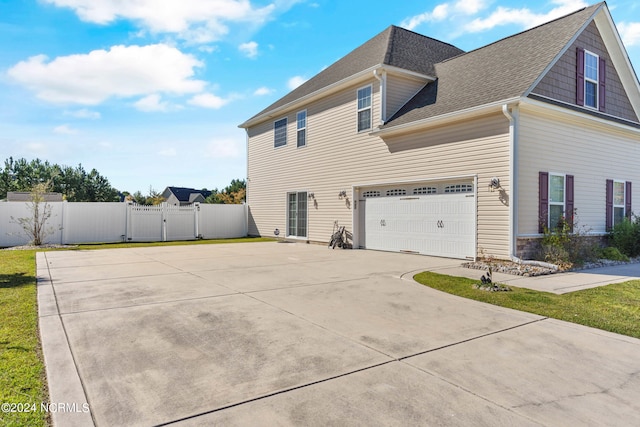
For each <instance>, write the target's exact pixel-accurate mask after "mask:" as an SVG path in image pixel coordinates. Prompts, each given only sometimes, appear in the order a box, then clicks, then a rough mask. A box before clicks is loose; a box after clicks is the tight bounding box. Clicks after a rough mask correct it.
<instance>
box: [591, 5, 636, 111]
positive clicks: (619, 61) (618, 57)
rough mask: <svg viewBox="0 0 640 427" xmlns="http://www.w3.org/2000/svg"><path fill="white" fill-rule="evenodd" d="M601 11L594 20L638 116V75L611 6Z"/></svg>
mask: <svg viewBox="0 0 640 427" xmlns="http://www.w3.org/2000/svg"><path fill="white" fill-rule="evenodd" d="M600 11H601V13H599V14H598V15H596V17H595V20H594V21H595V23H596V26H597V27H598V31H600V35H601V36H602V39H603V40H604V45H605V46H606V48H607V51H608V52H609V55H610V56H611V61H612V62H613V66H614V67H615V69H616V72H617V73H618V76H619V77H620V80H621V81H622V86H623V87H624V89H625V91H626V92H627V96H628V97H629V101H630V102H631V105H632V106H633V110H634V111H635V113H636V116H638V117H640V82H638V76H637V75H636V72H635V70H634V69H633V65H632V64H631V60H630V59H629V55H628V53H627V50H626V49H625V47H624V44H622V38H621V37H620V34H619V33H618V29H617V28H616V26H615V24H614V22H613V18H612V17H611V13H609V8H608V7H602V8H601V9H600Z"/></svg>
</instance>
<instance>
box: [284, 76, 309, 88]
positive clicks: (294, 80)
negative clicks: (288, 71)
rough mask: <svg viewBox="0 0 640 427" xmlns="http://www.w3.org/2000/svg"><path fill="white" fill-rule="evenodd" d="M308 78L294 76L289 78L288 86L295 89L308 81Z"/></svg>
mask: <svg viewBox="0 0 640 427" xmlns="http://www.w3.org/2000/svg"><path fill="white" fill-rule="evenodd" d="M307 80H308V79H305V78H304V77H302V76H293V77H291V78H290V79H289V80H287V87H288V88H289V89H290V90H293V89H295V88H297V87H298V86H300V85H301V84H302V83H304V82H306V81H307Z"/></svg>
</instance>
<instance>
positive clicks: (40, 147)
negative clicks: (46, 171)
mask: <svg viewBox="0 0 640 427" xmlns="http://www.w3.org/2000/svg"><path fill="white" fill-rule="evenodd" d="M25 148H26V150H27V152H29V153H31V154H33V155H35V156H36V157H39V156H42V155H45V154H47V153H48V152H49V150H48V149H47V144H43V143H42V142H29V143H27V144H26V145H25Z"/></svg>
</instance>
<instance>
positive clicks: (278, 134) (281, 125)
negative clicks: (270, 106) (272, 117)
mask: <svg viewBox="0 0 640 427" xmlns="http://www.w3.org/2000/svg"><path fill="white" fill-rule="evenodd" d="M283 145H287V118H286V117H285V118H284V119H280V120H277V121H275V122H273V146H274V147H282V146H283Z"/></svg>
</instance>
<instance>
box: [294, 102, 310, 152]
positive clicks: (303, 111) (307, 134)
mask: <svg viewBox="0 0 640 427" xmlns="http://www.w3.org/2000/svg"><path fill="white" fill-rule="evenodd" d="M301 113H304V127H301V128H300V127H298V123H299V122H298V114H301ZM307 120H309V116H308V115H307V110H306V109H304V110H300V111H298V112H297V113H296V147H297V148H304V147H306V146H307V140H308V139H309V132H307ZM301 130H304V145H298V134H299V133H300V131H301Z"/></svg>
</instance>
